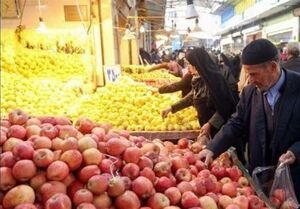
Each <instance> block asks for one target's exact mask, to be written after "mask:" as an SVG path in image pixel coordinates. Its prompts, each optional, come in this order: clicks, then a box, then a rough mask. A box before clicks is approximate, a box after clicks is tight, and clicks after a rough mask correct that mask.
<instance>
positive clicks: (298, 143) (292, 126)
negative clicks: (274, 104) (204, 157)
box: [207, 70, 300, 200]
mask: <svg viewBox="0 0 300 209" xmlns="http://www.w3.org/2000/svg"><path fill="white" fill-rule="evenodd" d="M285 72H286V80H285V84H284V86H283V88H282V89H281V96H280V98H279V100H278V108H277V111H276V108H275V118H276V119H275V128H274V133H273V137H272V138H271V139H269V141H268V139H267V127H266V117H265V111H264V108H263V106H264V105H263V96H262V92H260V91H259V90H258V89H257V88H256V87H255V86H254V85H249V86H247V87H245V88H244V90H243V92H242V94H241V98H240V101H239V103H238V105H237V108H236V112H235V113H234V114H233V115H232V117H231V119H229V120H228V122H227V123H226V124H225V125H224V126H223V127H222V129H221V130H220V131H219V132H218V133H217V134H216V135H215V137H214V138H213V140H212V141H211V142H210V143H209V144H208V146H207V148H208V149H210V150H212V151H213V153H214V156H215V157H217V156H218V155H220V154H221V153H222V152H224V151H226V150H227V149H228V148H229V147H230V146H232V145H233V144H234V143H235V140H236V139H238V138H241V136H245V137H244V140H245V141H246V142H247V143H248V149H249V150H248V153H249V156H248V158H249V170H250V172H252V171H253V169H254V168H256V167H258V166H269V165H277V163H278V159H279V157H280V156H281V155H282V154H283V153H285V152H286V151H287V150H291V151H292V152H293V153H294V154H295V156H296V162H295V163H294V164H293V165H291V174H292V178H293V182H294V187H295V191H296V194H297V195H298V200H300V199H299V196H300V178H299V176H300V75H299V74H297V73H294V72H291V71H287V70H285Z"/></svg>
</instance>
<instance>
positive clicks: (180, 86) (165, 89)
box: [158, 72, 193, 97]
mask: <svg viewBox="0 0 300 209" xmlns="http://www.w3.org/2000/svg"><path fill="white" fill-rule="evenodd" d="M192 78H193V75H192V74H191V73H190V72H187V73H186V74H185V75H184V76H183V77H182V78H181V80H180V81H177V82H174V83H171V84H169V85H164V86H161V87H159V88H158V92H159V93H160V94H165V93H173V92H177V91H181V96H182V97H185V96H186V95H187V94H188V93H189V92H190V91H191V90H192Z"/></svg>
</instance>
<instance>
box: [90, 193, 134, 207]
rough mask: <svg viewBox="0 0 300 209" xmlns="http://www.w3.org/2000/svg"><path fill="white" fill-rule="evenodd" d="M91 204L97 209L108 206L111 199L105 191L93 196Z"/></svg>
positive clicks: (110, 203)
mask: <svg viewBox="0 0 300 209" xmlns="http://www.w3.org/2000/svg"><path fill="white" fill-rule="evenodd" d="M93 205H94V206H95V207H96V208H98V209H100V208H103V209H104V208H110V207H111V206H112V200H111V198H110V197H109V196H108V194H107V193H106V192H105V193H102V194H100V195H97V196H94V200H93ZM128 209H129V208H128Z"/></svg>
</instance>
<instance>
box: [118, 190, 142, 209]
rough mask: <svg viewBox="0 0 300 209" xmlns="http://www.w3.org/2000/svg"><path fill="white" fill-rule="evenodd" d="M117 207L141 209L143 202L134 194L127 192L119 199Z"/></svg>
mask: <svg viewBox="0 0 300 209" xmlns="http://www.w3.org/2000/svg"><path fill="white" fill-rule="evenodd" d="M115 205H116V207H117V208H118V209H129V208H130V209H139V208H140V207H141V202H140V200H139V198H138V197H137V195H136V194H135V193H134V192H132V191H126V192H124V193H123V194H122V195H120V196H118V197H117V199H116V201H115Z"/></svg>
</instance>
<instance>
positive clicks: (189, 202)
mask: <svg viewBox="0 0 300 209" xmlns="http://www.w3.org/2000/svg"><path fill="white" fill-rule="evenodd" d="M181 205H182V207H183V208H184V209H188V208H192V207H198V206H200V201H199V199H198V197H197V196H196V195H195V194H194V193H193V192H184V193H183V194H182V198H181Z"/></svg>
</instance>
